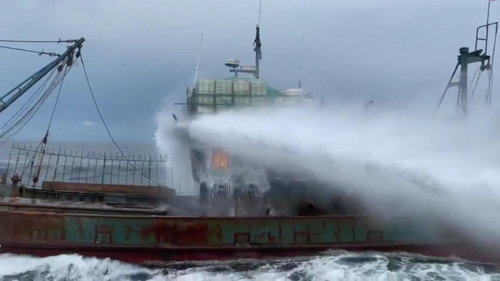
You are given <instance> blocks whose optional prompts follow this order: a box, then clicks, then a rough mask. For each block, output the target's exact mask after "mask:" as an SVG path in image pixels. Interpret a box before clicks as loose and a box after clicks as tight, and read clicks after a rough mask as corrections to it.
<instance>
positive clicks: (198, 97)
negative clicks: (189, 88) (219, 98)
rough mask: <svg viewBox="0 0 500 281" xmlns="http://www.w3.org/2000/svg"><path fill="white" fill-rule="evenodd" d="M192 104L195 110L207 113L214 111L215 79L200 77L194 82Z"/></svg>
mask: <svg viewBox="0 0 500 281" xmlns="http://www.w3.org/2000/svg"><path fill="white" fill-rule="evenodd" d="M194 94H195V96H194V104H195V107H196V108H197V109H196V112H198V113H208V112H213V111H214V94H215V81H214V80H211V79H200V80H198V82H197V83H196V91H195V92H194Z"/></svg>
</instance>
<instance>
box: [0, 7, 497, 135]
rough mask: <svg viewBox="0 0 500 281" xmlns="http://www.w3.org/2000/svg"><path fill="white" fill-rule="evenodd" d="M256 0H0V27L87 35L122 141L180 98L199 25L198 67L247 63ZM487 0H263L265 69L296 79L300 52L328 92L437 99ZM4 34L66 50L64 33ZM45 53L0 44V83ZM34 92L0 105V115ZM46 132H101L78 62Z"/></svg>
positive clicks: (40, 120)
mask: <svg viewBox="0 0 500 281" xmlns="http://www.w3.org/2000/svg"><path fill="white" fill-rule="evenodd" d="M258 2H259V1H258V0H184V1H160V0H156V1H154V0H149V1H144V0H121V1H119V0H116V1H114V0H105V1H102V0H101V1H97V0H94V1H68V0H50V1H49V0H43V1H42V0H20V1H1V2H0V16H1V23H2V24H1V25H0V39H26V40H57V39H58V38H61V39H73V38H80V37H85V39H86V42H85V44H84V48H83V50H82V53H83V57H84V60H85V62H86V66H87V71H88V74H89V76H90V81H91V83H92V84H93V88H94V92H95V95H96V98H97V101H98V103H99V105H100V107H101V110H102V111H103V114H104V118H105V120H106V121H107V123H108V125H109V128H110V129H111V131H112V133H113V134H114V135H115V137H116V139H118V140H122V141H134V142H135V141H140V142H152V138H153V137H154V132H155V130H156V128H157V125H156V120H155V117H156V114H157V113H158V112H159V111H161V110H174V107H173V106H172V105H171V104H172V103H173V102H175V101H178V102H182V101H184V95H185V89H186V87H187V86H190V85H191V84H192V83H193V77H194V70H195V66H196V59H197V56H198V49H199V41H200V36H201V34H202V33H204V43H203V49H202V57H201V64H200V73H199V77H207V78H225V77H227V76H229V73H228V70H227V69H226V67H224V62H225V61H226V60H227V59H229V58H239V59H240V60H241V61H242V64H250V63H252V61H253V53H252V48H253V47H252V42H253V39H254V32H255V24H256V23H257V20H258V10H259V7H258V6H259V3H258ZM486 5H487V0H377V1H374V0H355V1H354V0H350V1H348V0H342V1H341V0H308V1H306V0H263V7H262V19H261V40H262V51H263V61H262V64H261V66H262V75H261V76H262V78H264V79H265V80H267V81H268V82H269V83H270V84H272V85H273V86H274V87H276V88H290V87H296V86H297V81H298V78H299V66H300V65H301V64H302V66H303V72H302V81H303V83H302V85H303V87H304V88H306V89H307V90H309V91H311V92H314V93H315V94H317V95H321V96H324V97H325V99H326V101H327V102H328V101H330V102H342V101H345V100H351V101H358V100H359V101H360V102H362V101H365V100H367V99H374V100H376V102H378V103H379V104H385V105H389V106H390V105H395V104H401V103H405V102H409V101H410V100H412V99H414V98H415V97H416V96H422V95H424V96H425V95H428V96H429V98H428V99H429V101H431V102H432V104H435V103H437V101H438V99H439V95H440V92H441V91H442V88H443V86H444V85H445V83H446V80H447V79H448V78H449V75H450V74H451V71H452V70H453V67H454V66H455V63H456V55H457V53H458V48H459V47H461V46H470V47H471V48H473V47H474V38H475V29H476V27H477V26H478V25H481V24H484V23H485V21H486V7H487V6H486ZM498 16H500V3H496V2H493V4H492V13H491V19H492V21H495V20H497V19H498ZM302 36H304V47H303V51H301V44H300V42H301V37H302ZM0 44H1V45H7V44H6V43H5V44H4V43H0ZM8 46H15V47H22V48H30V49H36V50H41V49H42V48H43V49H44V50H45V51H54V52H59V53H61V52H63V51H64V45H62V44H59V45H55V44H54V45H35V44H28V45H27V44H15V45H14V44H8ZM52 59H53V58H50V57H45V56H38V55H36V54H28V53H21V52H15V51H11V50H4V49H0V61H1V64H0V65H1V67H0V93H4V92H7V91H8V90H10V89H11V88H13V87H15V86H16V85H17V84H18V83H19V82H21V81H23V80H24V79H25V78H26V77H28V76H29V75H31V74H32V73H34V72H35V71H37V70H38V69H39V68H41V67H43V66H44V65H45V64H47V63H49V62H50V61H51V60H52ZM30 93H32V91H30V92H29V93H28V94H27V95H26V96H25V97H23V98H22V99H19V100H18V101H17V102H16V104H15V105H13V106H12V107H11V108H9V109H8V110H6V111H5V112H3V113H2V115H0V122H1V123H2V124H3V123H4V122H5V120H7V119H8V118H10V116H12V114H14V113H15V111H16V110H17V109H18V108H19V107H20V106H21V105H22V104H23V103H24V102H25V101H26V99H27V98H28V97H29V94H30ZM54 99H55V94H54V95H53V96H52V97H51V98H50V99H49V100H48V101H47V102H46V104H45V105H44V107H43V108H42V109H41V110H40V112H39V113H38V114H37V115H36V116H35V117H34V118H33V119H32V121H31V122H30V123H29V125H28V126H26V127H25V128H24V129H23V131H21V132H20V133H19V134H18V136H17V139H41V138H42V137H43V134H44V132H45V130H46V127H47V124H48V120H49V116H50V111H51V110H52V107H53V104H54ZM450 102H451V101H450ZM433 106H434V105H433ZM178 109H179V108H178ZM178 109H177V110H178ZM51 132H52V136H53V138H54V139H56V140H108V137H107V135H106V132H105V131H104V129H103V126H102V124H101V122H100V119H99V117H98V115H97V113H96V110H95V108H94V106H93V104H92V100H91V97H90V94H89V92H88V89H87V88H86V84H85V80H84V75H83V71H82V69H81V67H77V68H74V69H73V70H72V71H71V72H70V73H69V75H68V77H67V79H66V81H65V83H64V87H63V92H62V96H61V100H60V102H59V105H58V108H57V111H56V115H55V120H54V121H53V124H52V127H51Z"/></svg>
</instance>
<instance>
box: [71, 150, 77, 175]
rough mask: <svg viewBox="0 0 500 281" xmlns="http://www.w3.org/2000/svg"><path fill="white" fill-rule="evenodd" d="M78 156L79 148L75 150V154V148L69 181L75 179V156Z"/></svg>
mask: <svg viewBox="0 0 500 281" xmlns="http://www.w3.org/2000/svg"><path fill="white" fill-rule="evenodd" d="M77 156H78V150H77V151H75V155H73V150H71V157H72V158H73V161H72V162H71V167H70V169H71V174H70V176H69V181H73V170H74V169H75V158H76V157H77Z"/></svg>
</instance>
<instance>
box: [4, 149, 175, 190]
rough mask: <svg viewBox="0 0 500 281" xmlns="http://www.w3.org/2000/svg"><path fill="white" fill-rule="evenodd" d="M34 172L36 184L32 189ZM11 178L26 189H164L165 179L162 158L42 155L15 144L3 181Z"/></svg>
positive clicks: (67, 152) (69, 153)
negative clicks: (74, 185) (69, 185)
mask: <svg viewBox="0 0 500 281" xmlns="http://www.w3.org/2000/svg"><path fill="white" fill-rule="evenodd" d="M127 160H128V161H127ZM134 167H135V168H134ZM38 168H40V173H39V180H38V182H37V183H36V184H35V185H33V178H34V177H35V175H36V173H37V170H38ZM15 174H17V175H19V176H20V177H21V183H24V184H26V185H29V186H41V184H42V183H43V182H44V181H64V182H86V183H102V184H127V185H156V184H155V182H156V183H158V184H160V185H167V182H166V181H167V179H168V176H167V157H166V156H164V155H148V154H142V155H127V156H126V158H124V157H123V156H122V155H121V154H119V153H103V152H95V151H93V152H85V151H78V150H71V149H64V148H60V149H58V150H55V149H54V150H50V149H48V150H47V151H46V152H45V153H44V154H43V155H42V153H41V151H39V150H38V146H37V145H27V144H24V145H23V144H17V143H15V144H13V146H12V149H11V152H10V156H9V161H8V163H7V167H6V171H5V175H4V180H5V181H6V182H10V181H11V180H10V179H11V177H12V176H14V175H15ZM146 177H147V178H149V179H151V181H150V180H148V179H147V178H146Z"/></svg>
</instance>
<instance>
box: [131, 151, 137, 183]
mask: <svg viewBox="0 0 500 281" xmlns="http://www.w3.org/2000/svg"><path fill="white" fill-rule="evenodd" d="M132 157H133V159H134V164H133V165H134V167H136V168H137V161H135V154H134V155H133V156H132ZM134 167H132V168H134ZM136 168H134V176H133V177H132V184H133V185H135V173H137V169H136Z"/></svg>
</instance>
